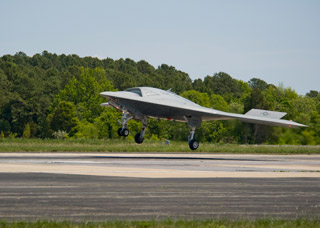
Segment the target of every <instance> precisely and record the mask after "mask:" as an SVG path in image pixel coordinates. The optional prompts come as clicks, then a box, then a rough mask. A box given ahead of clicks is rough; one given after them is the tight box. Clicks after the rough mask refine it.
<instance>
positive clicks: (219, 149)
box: [0, 138, 320, 154]
mask: <svg viewBox="0 0 320 228" xmlns="http://www.w3.org/2000/svg"><path fill="white" fill-rule="evenodd" d="M73 151H75V152H193V151H191V150H190V149H189V146H188V144H187V142H175V141H171V143H170V145H163V144H162V142H161V141H151V140H146V141H145V142H143V143H142V144H136V143H135V142H134V141H131V140H125V139H112V140H111V139H108V140H102V139H101V140H99V139H68V140H57V139H23V138H15V139H1V140H0V152H73ZM196 152H197V153H199V152H208V153H262V154H320V145H317V146H298V145H235V144H213V143H201V144H200V147H199V148H198V150H196Z"/></svg>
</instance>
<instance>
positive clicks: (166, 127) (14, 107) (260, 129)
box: [0, 51, 320, 145]
mask: <svg viewBox="0 0 320 228" xmlns="http://www.w3.org/2000/svg"><path fill="white" fill-rule="evenodd" d="M136 86H151V87H157V88H160V89H165V90H167V89H170V88H171V89H172V91H173V92H175V93H177V94H179V95H181V96H183V97H185V98H187V99H190V100H192V101H194V102H196V103H198V104H200V105H202V106H205V107H210V108H214V109H219V110H222V111H227V112H234V113H245V112H247V111H249V110H250V109H251V108H259V109H269V110H274V111H280V112H287V113H288V114H287V116H285V118H286V119H289V120H290V119H293V120H295V121H297V122H301V123H304V124H307V125H309V126H310V127H309V128H298V129H288V128H281V127H269V126H262V125H255V124H246V123H241V122H239V121H237V120H231V121H209V122H203V123H202V126H201V127H200V128H199V129H197V131H196V134H197V139H198V140H199V141H202V142H205V141H207V142H213V143H257V144H260V143H266V144H303V145H314V144H320V93H319V92H318V91H313V90H312V91H310V92H308V93H307V94H305V95H298V94H297V93H296V92H295V91H294V90H293V89H291V88H285V87H283V86H275V85H272V84H268V83H267V82H265V81H264V80H261V79H259V78H252V79H251V80H250V81H249V82H244V81H241V80H237V79H235V78H232V77H231V76H230V75H228V74H227V73H224V72H219V73H215V74H214V75H212V76H209V75H208V76H206V77H205V78H204V79H203V80H202V79H196V80H194V81H192V80H191V79H190V77H189V75H188V74H187V73H185V72H182V71H179V70H177V69H176V68H175V67H173V66H168V65H166V64H162V65H160V66H158V67H157V68H155V67H154V66H152V65H150V64H149V63H148V62H146V61H144V60H141V61H139V62H135V61H133V60H131V59H129V58H127V59H119V60H113V59H111V58H107V59H102V60H100V59H98V58H93V57H84V58H81V57H79V56H77V55H64V54H62V55H57V54H53V53H49V52H47V51H44V52H42V53H41V54H35V55H33V56H31V57H29V56H27V55H26V54H25V53H23V52H18V53H16V54H15V55H4V56H2V57H1V58H0V134H1V135H0V137H1V138H6V137H11V138H12V137H25V138H101V139H104V138H118V134H117V129H118V128H119V123H118V122H117V119H120V118H121V113H119V112H118V111H116V110H114V109H109V108H104V107H101V106H100V103H103V102H106V100H105V99H104V98H103V97H101V96H100V95H99V93H100V92H102V91H116V90H124V89H127V88H130V87H136ZM140 125H141V124H140V123H139V122H137V121H129V128H130V130H131V135H134V134H135V132H138V131H139V130H140V127H141V126H140ZM188 132H189V131H188V127H187V125H186V124H184V123H179V122H172V121H164V120H155V119H150V120H149V125H148V128H147V131H146V138H151V139H163V138H166V139H172V140H184V141H185V140H186V139H187V136H188ZM130 137H132V136H130Z"/></svg>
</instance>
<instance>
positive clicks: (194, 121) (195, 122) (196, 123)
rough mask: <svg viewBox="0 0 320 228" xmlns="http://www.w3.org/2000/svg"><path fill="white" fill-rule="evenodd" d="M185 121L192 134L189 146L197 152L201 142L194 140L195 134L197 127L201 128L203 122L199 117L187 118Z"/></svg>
mask: <svg viewBox="0 0 320 228" xmlns="http://www.w3.org/2000/svg"><path fill="white" fill-rule="evenodd" d="M185 120H186V121H187V124H188V126H189V128H190V134H189V138H188V144H189V147H190V149H191V150H196V149H198V147H199V142H198V141H197V140H196V139H195V138H194V134H195V131H196V128H197V127H200V126H201V122H202V120H201V119H200V118H197V117H192V116H188V117H186V116H185Z"/></svg>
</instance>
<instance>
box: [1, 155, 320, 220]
mask: <svg viewBox="0 0 320 228" xmlns="http://www.w3.org/2000/svg"><path fill="white" fill-rule="evenodd" d="M319 169H320V156H318V155H296V156H277V155H228V154H226V155H221V154H219V155H215V154H151V153H144V154H134V153H130V154H125V153H122V154H121V153H119V154H110V153H100V154H90V153H87V154H78V153H68V154H67V153H7V154H5V153H2V154H0V220H1V219H5V220H8V221H18V220H37V219H41V220H53V219H54V220H69V221H70V220H71V221H106V220H141V219H166V218H173V219H176V218H180V219H214V218H228V219H239V218H240V219H256V218H281V219H287V218H290V219H291V218H312V219H319V218H320V171H319Z"/></svg>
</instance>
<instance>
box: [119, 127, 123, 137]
mask: <svg viewBox="0 0 320 228" xmlns="http://www.w3.org/2000/svg"><path fill="white" fill-rule="evenodd" d="M118 135H119V136H120V137H121V136H122V128H119V129H118Z"/></svg>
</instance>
